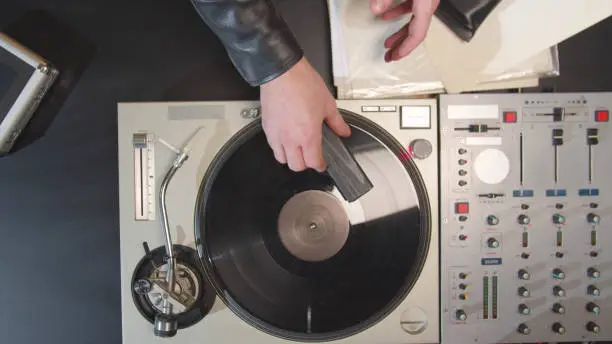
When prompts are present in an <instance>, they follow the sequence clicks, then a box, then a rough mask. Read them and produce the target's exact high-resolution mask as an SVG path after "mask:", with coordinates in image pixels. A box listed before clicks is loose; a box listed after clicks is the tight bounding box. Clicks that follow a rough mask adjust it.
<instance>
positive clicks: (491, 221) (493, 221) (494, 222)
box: [487, 215, 499, 226]
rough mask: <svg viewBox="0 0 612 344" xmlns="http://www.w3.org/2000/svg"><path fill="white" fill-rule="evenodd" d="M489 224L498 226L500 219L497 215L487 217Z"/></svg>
mask: <svg viewBox="0 0 612 344" xmlns="http://www.w3.org/2000/svg"><path fill="white" fill-rule="evenodd" d="M487 224H488V225H489V226H497V225H498V224H499V219H498V218H497V216H495V215H489V216H487Z"/></svg>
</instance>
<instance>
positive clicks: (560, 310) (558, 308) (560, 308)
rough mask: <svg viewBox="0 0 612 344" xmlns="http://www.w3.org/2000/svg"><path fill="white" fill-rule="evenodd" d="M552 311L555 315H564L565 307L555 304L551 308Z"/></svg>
mask: <svg viewBox="0 0 612 344" xmlns="http://www.w3.org/2000/svg"><path fill="white" fill-rule="evenodd" d="M552 311H553V312H555V313H557V314H565V307H564V306H563V305H562V304H560V303H559V302H555V304H554V305H553V307H552Z"/></svg>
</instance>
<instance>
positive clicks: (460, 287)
mask: <svg viewBox="0 0 612 344" xmlns="http://www.w3.org/2000/svg"><path fill="white" fill-rule="evenodd" d="M459 289H461V290H465V289H467V285H466V284H465V283H459Z"/></svg>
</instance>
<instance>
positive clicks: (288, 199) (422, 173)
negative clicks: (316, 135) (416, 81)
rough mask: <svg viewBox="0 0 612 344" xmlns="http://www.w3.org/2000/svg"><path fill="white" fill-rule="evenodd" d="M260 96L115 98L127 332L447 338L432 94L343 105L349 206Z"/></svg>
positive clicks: (223, 337) (174, 337) (349, 339)
mask: <svg viewBox="0 0 612 344" xmlns="http://www.w3.org/2000/svg"><path fill="white" fill-rule="evenodd" d="M258 106H259V104H258V103H256V102H195V103H123V104H120V105H119V109H118V110H119V117H118V124H119V125H118V127H119V133H118V140H119V144H118V152H119V184H120V188H119V190H120V191H119V192H120V199H119V200H120V231H121V232H120V235H121V237H120V238H121V290H122V326H123V342H124V343H126V344H127V343H130V344H131V343H148V342H151V341H152V340H154V339H155V337H156V336H157V337H165V338H164V339H163V341H166V342H172V343H185V344H191V343H193V344H195V343H198V344H199V343H240V342H245V341H247V340H248V342H249V343H289V342H305V341H308V342H313V341H315V342H327V341H337V342H342V343H375V342H384V343H437V342H439V290H438V227H439V224H438V202H437V195H438V186H437V183H438V156H437V151H438V149H437V142H438V138H437V118H436V113H437V109H436V101H435V100H381V101H373V100H371V101H370V100H368V101H338V106H339V108H340V109H341V113H342V114H343V116H344V117H345V120H346V121H347V123H348V124H349V125H350V126H351V127H352V135H351V136H350V137H349V138H346V139H343V143H344V145H345V147H346V148H347V149H348V151H349V152H350V153H351V154H352V156H353V157H354V159H355V161H356V162H357V163H358V164H359V166H360V168H361V169H362V170H363V172H364V173H365V174H366V175H367V177H368V178H369V180H370V181H371V183H372V185H373V187H372V189H371V190H369V191H368V192H367V193H366V194H365V195H363V196H362V197H360V198H359V199H357V200H355V201H352V202H349V201H347V200H346V199H345V197H344V196H345V195H343V193H342V192H340V190H339V188H338V187H337V183H335V182H334V180H333V178H331V176H330V174H328V173H318V172H315V171H312V170H308V171H304V172H300V173H294V172H292V171H290V170H289V169H288V168H287V167H286V166H283V165H281V164H278V163H277V162H276V161H275V160H274V156H273V153H272V151H271V150H270V149H269V147H268V146H267V142H266V139H265V136H264V134H263V131H262V130H261V125H260V121H259V115H260V110H259V108H258ZM165 229H167V231H165ZM166 232H167V234H166ZM169 252H170V253H169ZM169 257H171V258H169ZM169 271H170V273H169Z"/></svg>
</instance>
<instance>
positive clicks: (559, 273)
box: [552, 268, 565, 280]
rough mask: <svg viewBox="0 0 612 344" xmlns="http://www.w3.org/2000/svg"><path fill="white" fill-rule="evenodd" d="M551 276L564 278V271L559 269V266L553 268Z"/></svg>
mask: <svg viewBox="0 0 612 344" xmlns="http://www.w3.org/2000/svg"><path fill="white" fill-rule="evenodd" d="M552 276H553V278H554V279H559V280H562V279H565V272H563V270H561V269H559V268H554V269H553V272H552Z"/></svg>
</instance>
